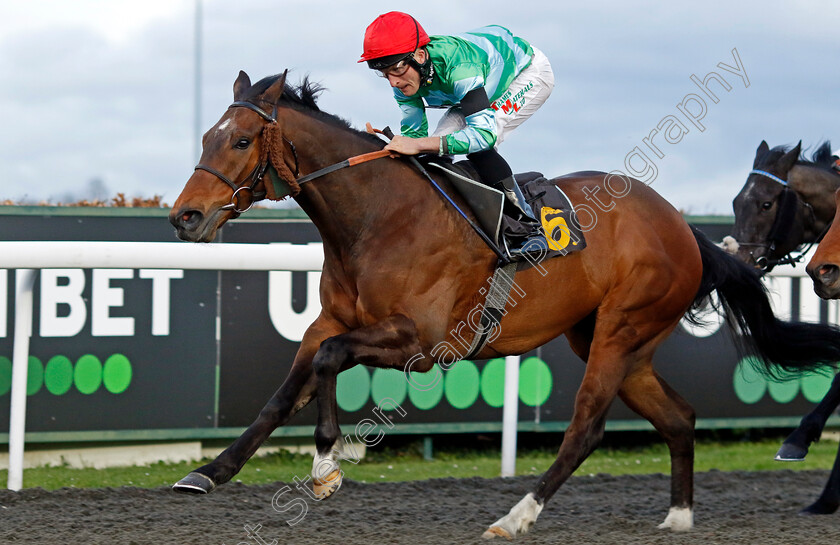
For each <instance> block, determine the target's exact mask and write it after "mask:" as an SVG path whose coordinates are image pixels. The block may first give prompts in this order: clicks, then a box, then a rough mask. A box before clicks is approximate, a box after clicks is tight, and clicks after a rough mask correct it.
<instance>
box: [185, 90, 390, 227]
mask: <svg viewBox="0 0 840 545" xmlns="http://www.w3.org/2000/svg"><path fill="white" fill-rule="evenodd" d="M231 108H247V109H249V110H251V111H253V112H255V113H256V114H257V115H259V116H260V117H261V118H263V119H264V120H265V121H266V122H268V124H269V125H266V127H269V126H271V125H276V124H277V106H276V105H275V106H274V110H273V111H272V112H271V113H270V114H269V113H268V112H266V111H265V110H263V109H262V108H260V107H259V106H257V105H256V104H253V103H251V102H246V101H236V102H234V103H233V104H231V105H230V106H228V110H230V109H231ZM263 130H264V131H265V129H263ZM263 137H265V133H263ZM282 138H283V141H284V142H285V143H286V144H288V145H289V148H290V149H291V150H292V156H293V157H294V160H295V168H294V171H293V172H292V174H293V175H294V181H295V182H297V184H298V185H300V184H304V183H306V182H310V181H312V180H314V179H316V178H320V177H321V176H325V175H327V174H329V173H331V172H335V171H336V170H340V169H342V168H345V167H349V166H353V165H358V164H360V163H365V162H367V161H371V160H373V159H379V158H382V157H388V156H389V155H391V152H389V151H386V150H380V151H374V152H371V153H364V154H362V155H356V156H354V157H350V158H349V159H345V160H343V161H339V162H338V163H335V164H332V165H330V166H328V167H324V168H322V169H320V170H316V171H315V172H312V173H310V174H307V175H305V176H300V168H299V165H298V155H297V149H296V148H295V145H294V143H293V142H292V141H291V140H289V139H287V138H286V137H285V136H284V137H282ZM269 169H271V170H274V167H272V166H271V158H270V157H269V156H268V155H267V156H266V157H265V160H264V161H260V162H258V163H257V165H256V166H255V167H254V169H253V170H252V171H251V172H250V173H249V174H248V175H247V176H245V179H244V180H243V181H242V182H241V183H239V184H237V183H236V182H234V181H232V180H231V179H230V178H228V177H227V176H225V175H224V174H223V173H222V172H219V171H218V170H216V169H214V168H211V167H208V166H207V165H202V164H200V163H199V164H198V165H196V166H195V170H203V171H205V172H209V173H210V174H212V175H214V176H215V177H217V178H218V179H220V180H221V181H223V182H224V183H226V184H227V185H229V186H230V187H231V189H233V195H231V197H230V202H229V203H228V204H226V205H224V206H221V207H219V208H220V210H233V211H234V212H235V213H237V214H242V213H244V212H247V211H248V210H250V209H251V207H252V206H253V205H254V203H256V202H258V201H261V200H263V199H265V198H266V197H267V192H266V191H256V190H255V188H256V186H257V184H259V183H260V181H262V179H263V178H264V177H265V175H266V173H267V172H268V171H269ZM269 178H271V176H269ZM243 191H244V192H250V193H251V202H250V203H249V204H248V207H247V208H239V205H238V204H237V195H239V193H240V192H243Z"/></svg>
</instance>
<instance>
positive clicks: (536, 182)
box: [422, 156, 586, 270]
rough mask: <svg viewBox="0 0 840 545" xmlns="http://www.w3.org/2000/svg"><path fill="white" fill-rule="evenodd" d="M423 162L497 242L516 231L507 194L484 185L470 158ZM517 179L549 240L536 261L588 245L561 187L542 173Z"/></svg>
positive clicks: (524, 264)
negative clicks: (507, 210)
mask: <svg viewBox="0 0 840 545" xmlns="http://www.w3.org/2000/svg"><path fill="white" fill-rule="evenodd" d="M422 162H423V163H424V164H425V166H426V167H432V168H434V169H435V170H436V171H438V172H440V173H442V174H444V175H445V176H446V178H447V179H448V180H449V182H450V183H451V184H452V186H453V187H454V188H455V189H456V191H458V193H459V194H460V195H461V197H463V199H464V200H465V201H466V202H467V204H468V205H469V207H470V208H471V209H472V211H473V214H474V215H475V217H476V220H477V223H478V225H479V226H480V227H481V229H482V230H483V231H484V233H485V234H486V235H487V236H488V237H489V238H490V240H492V241H493V242H494V243H495V244H497V245H501V242H502V237H504V236H505V233H510V232H516V231H517V229H516V225H515V224H517V223H519V221H518V220H517V219H516V218H513V217H510V216H507V215H505V214H504V211H505V206H504V203H505V196H504V194H503V193H502V192H501V191H499V190H497V189H493V188H492V187H489V186H487V185H484V184H483V183H482V182H481V181H480V179H479V177H478V173H477V172H476V170H475V169H474V168H473V166H472V164H471V163H470V162H469V161H468V160H464V161H458V162H457V163H453V162H451V161H447V160H445V159H441V158H439V157H437V156H424V157H423V161H422ZM514 179H515V180H516V183H517V184H518V185H519V187H520V189H522V193H523V195H524V196H525V200H526V201H527V202H528V204H529V205H530V206H531V208H532V210H533V211H534V214H535V215H537V218H536V219H537V220H538V221H539V222H540V224H541V226H542V231H543V235H544V236H545V239H546V242H547V243H548V252H547V254H546V255H544V256H540V259H538V260H537V261H542V260H545V259H549V258H552V257H556V256H560V255H566V254H569V253H572V252H578V251H580V250H583V249H584V248H585V247H586V241H585V239H584V236H583V232H582V231H581V230H580V228H579V227H578V224H577V221H575V220H574V219H573V218H572V214H573V212H574V206H573V204H572V202H571V201H570V200H569V197H568V196H567V195H566V194H565V193H564V192H563V190H562V189H561V188H560V187H558V186H557V185H555V184H554V183H552V182H550V181H549V180H547V179H546V178H545V176H543V175H542V174H541V173H539V172H523V173H519V174H515V175H514ZM528 266H529V263H528V262H527V261H523V262H521V263H520V270H521V269H523V268H527V267H528Z"/></svg>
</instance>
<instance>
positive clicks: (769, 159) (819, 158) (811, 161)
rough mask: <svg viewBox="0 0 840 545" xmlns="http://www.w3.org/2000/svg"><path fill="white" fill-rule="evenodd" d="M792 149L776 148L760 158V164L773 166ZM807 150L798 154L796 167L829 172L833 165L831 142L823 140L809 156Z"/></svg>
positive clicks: (791, 147) (785, 147)
mask: <svg viewBox="0 0 840 545" xmlns="http://www.w3.org/2000/svg"><path fill="white" fill-rule="evenodd" d="M792 149H793V146H776V147H775V148H773V149H771V150H770V151H768V152H767V153H766V154H765V155H764V157H762V162H763V163H764V164H765V165H768V164H773V163H775V162H776V161H778V160H779V159H781V157H782V155H784V154H785V153H787V152H789V151H790V150H792ZM809 149H810V148H806V149H803V150H802V151H801V152H800V153H799V159H798V160H797V161H796V164H797V165H800V166H809V167H815V168H821V169H824V170H831V167H832V165H833V164H834V159H832V158H831V157H832V151H831V141H829V140H823V141H822V142H820V143H819V144H818V145H817V148H816V149H815V150H814V151H813V153H811V155H810V156H808V155H807V152H808V150H809Z"/></svg>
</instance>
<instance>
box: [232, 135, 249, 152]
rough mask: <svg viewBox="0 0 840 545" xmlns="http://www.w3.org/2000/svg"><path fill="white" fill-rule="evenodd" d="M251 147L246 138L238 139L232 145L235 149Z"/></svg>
mask: <svg viewBox="0 0 840 545" xmlns="http://www.w3.org/2000/svg"><path fill="white" fill-rule="evenodd" d="M250 145H251V141H250V140H248V139H247V138H240V139H239V140H238V141H237V142H236V144H234V145H233V147H234V148H236V149H248V146H250Z"/></svg>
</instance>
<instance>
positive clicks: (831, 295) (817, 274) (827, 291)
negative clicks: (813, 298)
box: [805, 190, 840, 299]
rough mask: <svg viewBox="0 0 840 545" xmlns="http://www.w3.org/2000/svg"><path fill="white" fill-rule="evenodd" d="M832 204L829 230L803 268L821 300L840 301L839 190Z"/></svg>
mask: <svg viewBox="0 0 840 545" xmlns="http://www.w3.org/2000/svg"><path fill="white" fill-rule="evenodd" d="M834 203H835V205H836V206H837V208H836V212H835V215H834V221H833V222H832V224H831V228H829V230H828V231H827V232H826V234H825V236H824V237H823V239H822V241H821V242H820V245H819V246H818V247H817V251H816V252H814V256H813V257H812V258H811V261H810V262H808V266H807V267H805V271H807V273H808V275H809V276H810V277H811V279H812V280H813V281H814V291H815V292H817V295H819V296H820V297H822V298H823V299H840V219H838V217H837V215H838V214H840V190H837V192H836V193H835V194H834Z"/></svg>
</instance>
